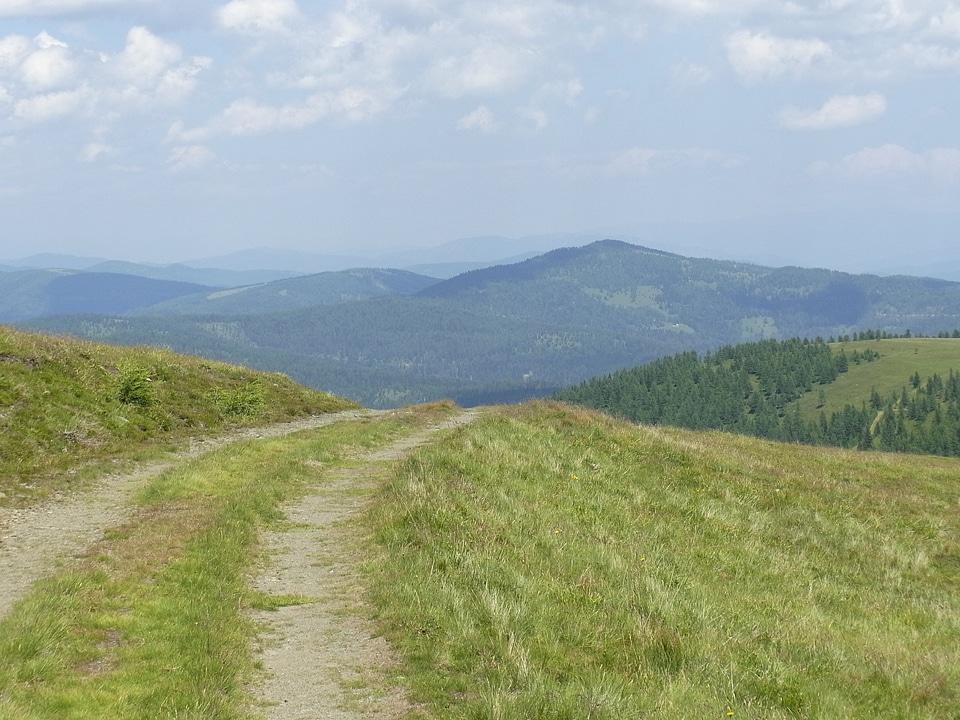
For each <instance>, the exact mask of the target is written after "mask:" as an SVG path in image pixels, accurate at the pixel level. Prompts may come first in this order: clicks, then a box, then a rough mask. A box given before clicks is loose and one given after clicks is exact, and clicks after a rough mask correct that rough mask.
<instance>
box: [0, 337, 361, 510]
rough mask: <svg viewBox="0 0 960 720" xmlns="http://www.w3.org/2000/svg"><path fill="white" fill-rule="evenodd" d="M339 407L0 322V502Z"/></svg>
mask: <svg viewBox="0 0 960 720" xmlns="http://www.w3.org/2000/svg"><path fill="white" fill-rule="evenodd" d="M347 407H355V404H354V403H351V402H349V401H346V400H342V399H340V398H335V397H333V396H331V395H328V394H326V393H323V392H320V391H317V390H311V389H309V388H305V387H302V386H300V385H297V384H295V383H294V382H293V381H291V380H290V379H289V378H288V377H286V376H284V375H280V374H277V373H262V372H255V371H251V370H248V369H246V368H242V367H238V366H233V365H227V364H224V363H220V362H212V361H208V360H202V359H200V358H196V357H187V356H183V355H177V354H174V353H173V352H171V351H169V350H163V349H157V348H147V347H143V348H118V347H114V346H110V345H104V344H100V343H93V342H87V341H77V340H66V339H62V338H55V337H51V336H46V335H38V334H34V333H27V332H23V331H19V330H14V329H12V328H9V327H4V326H0V502H3V503H9V502H18V501H20V500H22V499H26V498H29V497H32V496H35V495H37V494H45V493H47V492H50V491H52V490H56V489H58V487H60V486H61V485H62V484H63V483H67V484H69V483H71V482H75V481H77V480H79V479H81V478H82V477H83V475H84V466H85V465H87V464H90V463H94V462H96V461H100V460H103V459H105V458H117V457H126V458H132V457H137V456H142V455H144V454H145V453H149V452H151V451H155V450H156V449H159V448H164V447H169V446H171V445H172V444H175V443H178V442H182V441H183V440H185V439H186V438H189V437H197V436H203V435H210V434H214V433H217V432H219V431H222V430H223V429H225V428H227V427H234V426H238V425H253V424H262V423H267V422H278V421H282V420H287V419H290V418H293V417H297V416H301V415H308V414H317V413H325V412H333V411H336V410H340V409H343V408H347ZM66 470H69V471H70V472H69V473H65V472H64V471H66ZM78 471H79V473H78ZM90 472H93V469H90Z"/></svg>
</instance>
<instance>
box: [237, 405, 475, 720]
mask: <svg viewBox="0 0 960 720" xmlns="http://www.w3.org/2000/svg"><path fill="white" fill-rule="evenodd" d="M477 415H478V412H476V411H469V410H468V411H465V412H463V413H461V414H459V415H457V416H455V417H453V418H451V419H449V420H447V421H445V422H443V423H440V424H437V425H434V426H431V427H429V428H427V429H425V430H422V431H420V432H418V433H417V434H415V435H413V436H409V437H406V438H403V439H402V440H399V441H397V442H396V443H394V444H392V445H389V446H387V447H380V448H377V449H376V450H374V451H372V452H369V453H365V454H362V455H359V456H357V457H356V458H355V460H357V461H359V463H360V464H359V465H358V466H355V467H351V468H345V469H338V470H336V471H334V472H332V473H330V474H327V475H326V476H325V478H324V481H323V482H322V484H319V485H317V486H316V487H314V488H313V489H312V490H311V491H310V492H309V493H308V494H307V495H306V496H305V497H304V498H303V499H302V500H300V501H299V502H298V503H297V504H296V505H294V506H291V507H289V508H287V510H286V516H287V522H286V523H284V527H283V528H281V529H278V530H275V531H270V532H269V533H267V535H266V537H265V539H264V540H265V547H266V556H267V557H268V562H267V564H266V566H265V567H263V568H262V569H261V571H260V572H259V574H258V575H257V576H256V577H254V578H253V579H252V580H251V584H252V585H253V587H254V588H255V589H257V590H261V591H263V592H265V593H268V594H270V595H290V596H305V597H307V598H309V599H310V601H309V602H306V603H303V604H296V605H287V606H285V607H281V608H279V609H278V610H276V611H258V612H255V613H253V614H252V619H253V620H254V621H255V622H256V623H258V624H259V625H260V626H261V627H262V628H263V632H262V633H261V635H260V637H259V642H258V644H259V649H258V653H259V661H260V663H261V664H262V667H263V671H264V672H263V679H262V682H261V683H259V684H258V685H257V686H256V687H254V688H251V694H252V695H253V696H254V697H256V698H257V704H258V707H257V708H255V711H257V712H260V713H264V714H265V715H266V717H267V718H269V720H315V719H316V718H328V719H330V720H356V719H358V718H371V717H375V718H388V719H389V718H399V717H402V716H403V715H404V714H405V713H406V712H407V711H409V710H410V705H409V704H408V702H407V700H406V699H405V697H404V696H403V694H402V692H400V691H399V690H398V689H397V688H391V687H389V685H388V683H386V682H385V678H387V677H389V676H390V675H391V674H392V669H393V667H394V659H393V657H392V653H391V652H390V648H389V647H388V645H387V643H386V641H384V640H383V639H382V638H378V637H376V636H375V633H374V632H373V629H372V628H371V627H370V625H369V623H368V622H367V621H365V620H364V619H363V616H364V613H363V608H362V604H361V600H360V597H361V594H362V593H361V580H360V573H359V569H358V564H359V561H360V558H358V557H357V556H356V550H355V549H354V548H355V540H356V538H355V536H353V535H351V533H352V532H353V529H352V528H351V527H350V525H349V520H350V519H351V518H353V517H355V516H356V515H357V514H358V513H360V512H362V510H363V508H364V506H365V503H366V502H368V500H369V498H370V494H371V492H372V490H373V489H374V487H375V486H376V484H377V482H378V480H379V479H380V478H381V477H382V476H383V472H384V470H385V464H386V463H388V462H390V461H393V460H397V459H400V458H402V457H404V456H405V455H406V454H407V453H409V452H410V451H411V450H413V449H414V448H416V447H417V446H419V445H422V444H424V443H426V442H428V441H429V440H430V439H431V438H432V437H433V436H434V435H435V434H436V433H437V432H439V431H441V430H444V429H450V428H453V427H456V426H458V425H463V424H465V423H468V422H470V421H472V420H473V419H474V418H476V417H477Z"/></svg>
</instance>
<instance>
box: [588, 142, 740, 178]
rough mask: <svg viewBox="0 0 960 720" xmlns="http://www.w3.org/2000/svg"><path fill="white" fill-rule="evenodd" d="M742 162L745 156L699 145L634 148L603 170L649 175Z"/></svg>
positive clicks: (722, 166) (730, 167) (617, 155)
mask: <svg viewBox="0 0 960 720" xmlns="http://www.w3.org/2000/svg"><path fill="white" fill-rule="evenodd" d="M742 164H743V158H741V157H740V156H738V155H732V154H730V153H724V152H720V151H717V150H707V149H704V148H696V147H694V148H683V149H678V150H672V149H671V150H661V149H657V148H647V147H632V148H628V149H626V150H623V151H621V152H619V153H617V154H616V155H614V156H613V157H612V158H611V159H610V160H608V161H607V162H606V163H605V164H604V166H603V170H604V171H605V172H607V173H611V174H614V175H621V174H627V175H637V174H641V175H646V174H648V173H652V172H658V171H664V170H672V169H676V168H705V167H718V168H725V169H732V168H735V167H739V166H740V165H742Z"/></svg>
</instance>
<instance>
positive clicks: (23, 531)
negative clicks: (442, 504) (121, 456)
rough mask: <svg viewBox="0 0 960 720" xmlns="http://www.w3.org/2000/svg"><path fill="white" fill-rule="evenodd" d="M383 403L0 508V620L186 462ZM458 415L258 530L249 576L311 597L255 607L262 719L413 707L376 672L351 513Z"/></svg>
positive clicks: (396, 713) (391, 713) (378, 665)
mask: <svg viewBox="0 0 960 720" xmlns="http://www.w3.org/2000/svg"><path fill="white" fill-rule="evenodd" d="M382 412H383V411H373V410H359V411H355V410H351V411H346V412H341V413H334V414H331V415H321V416H313V417H309V418H304V419H300V420H296V421H293V422H289V423H281V424H277V425H270V426H267V427H261V428H249V429H244V430H241V431H237V432H234V433H232V434H229V435H226V436H221V437H218V438H213V439H204V440H198V441H195V442H193V443H191V446H190V448H189V449H187V450H185V451H183V452H182V453H180V454H179V455H178V456H177V457H176V458H175V459H173V460H171V461H168V462H161V463H152V464H149V465H145V466H143V467H141V468H140V469H138V470H136V471H135V472H132V473H127V474H117V475H111V476H109V477H106V478H104V479H103V481H102V482H100V483H99V484H98V485H97V486H96V487H95V488H94V489H93V490H91V491H89V492H85V493H78V494H76V495H73V496H67V497H61V498H55V499H54V500H51V501H49V502H46V503H43V504H41V505H38V506H35V507H32V508H27V509H12V508H0V617H3V616H4V615H6V614H7V613H8V612H9V611H10V608H11V607H12V606H13V605H14V603H16V601H17V600H18V599H19V598H21V597H22V596H23V595H25V594H26V593H27V592H28V591H29V589H30V587H31V585H32V584H33V583H34V582H35V581H36V580H39V579H40V578H42V577H44V576H46V575H49V574H51V573H52V572H54V571H55V570H56V569H57V567H58V566H60V565H62V564H63V563H64V562H66V561H67V560H68V559H70V558H71V557H75V556H79V555H81V554H82V553H83V551H84V550H85V549H86V548H87V547H88V546H89V545H90V544H91V543H93V542H95V541H97V540H98V539H99V538H100V537H101V536H102V534H103V532H104V531H105V530H106V529H107V528H109V527H112V526H114V525H117V524H119V523H121V522H122V521H123V520H124V518H125V517H126V516H127V514H128V513H129V512H130V510H131V508H130V504H129V500H130V497H131V495H132V494H133V493H134V492H135V491H136V490H137V489H138V488H140V487H142V486H143V485H144V484H145V483H146V481H147V480H148V479H150V478H152V477H154V476H156V475H158V474H160V473H161V472H163V471H165V470H167V469H169V468H170V467H173V466H174V465H175V464H176V463H177V462H180V461H181V460H183V459H186V458H190V457H195V456H197V455H200V454H202V453H205V452H209V451H211V450H214V449H216V448H218V447H221V446H223V445H224V444H226V443H229V442H235V441H237V440H243V439H251V438H259V437H275V436H279V435H284V434H288V433H291V432H296V431H298V430H305V429H309V428H315V427H319V426H321V425H326V424H329V423H332V422H337V421H338V420H344V419H352V418H359V417H369V416H372V415H375V414H381V413H382ZM474 417H476V413H475V412H474V411H464V412H463V413H461V414H459V415H457V416H455V417H454V418H452V419H449V420H447V421H444V422H443V423H440V424H437V425H434V426H431V427H429V428H427V429H425V430H422V431H421V432H420V433H418V434H416V435H414V436H411V437H407V438H404V439H402V440H400V441H398V442H396V443H394V444H392V445H389V446H387V447H385V448H378V449H377V450H376V451H373V452H370V453H366V454H363V455H360V456H358V457H357V458H356V460H358V461H359V464H357V465H356V466H354V467H351V468H349V469H344V470H339V471H337V472H335V473H330V474H327V475H326V476H325V477H324V480H323V483H322V484H321V485H318V486H316V487H314V488H312V489H311V492H309V493H308V494H307V495H306V496H305V497H304V498H303V500H302V501H300V502H299V503H298V504H297V505H296V506H294V507H291V508H288V509H287V517H288V520H289V522H288V523H285V524H284V529H282V530H278V531H275V532H271V533H269V534H268V535H267V537H266V538H265V544H266V548H267V553H266V557H267V558H268V562H267V565H266V566H265V567H263V568H261V570H260V571H259V573H258V574H257V576H256V577H254V578H251V583H252V584H253V585H254V586H255V587H256V588H258V589H260V590H262V591H264V592H267V593H269V594H272V595H278V594H290V595H302V596H305V597H306V598H308V599H309V602H306V603H304V604H298V605H290V606H287V607H282V608H280V609H279V610H277V611H275V612H258V613H255V614H254V618H253V619H254V620H255V621H256V622H257V623H259V624H260V627H261V629H262V631H263V632H262V634H261V637H260V639H259V642H258V645H259V647H258V650H257V652H258V654H259V660H260V663H261V664H262V666H263V668H264V673H263V677H262V682H260V683H259V684H258V685H257V686H256V687H252V688H250V693H251V695H252V696H254V697H255V698H257V707H256V708H251V709H252V710H254V712H257V713H264V714H266V716H267V717H268V718H270V720H294V719H296V720H306V719H307V718H310V719H311V720H312V719H313V718H331V719H333V720H336V719H338V718H365V717H367V718H368V717H378V718H397V717H400V716H401V715H403V714H404V713H405V712H406V711H407V710H409V709H410V706H409V704H408V703H407V702H406V700H405V698H404V697H403V695H402V693H400V692H399V691H398V690H396V689H391V688H390V687H389V684H388V682H387V681H386V679H385V678H387V676H389V675H390V673H391V668H392V667H393V665H394V661H393V658H392V656H391V653H390V649H389V647H388V646H387V644H386V642H385V641H384V640H383V639H382V638H377V637H375V636H374V633H373V631H372V629H371V627H370V626H369V625H368V624H367V622H366V621H365V620H364V619H363V618H364V611H363V608H362V606H361V600H360V596H361V593H360V592H359V588H360V580H359V571H358V567H357V565H358V562H359V558H358V557H357V556H356V547H357V546H356V542H355V537H353V535H352V532H353V531H352V529H351V527H350V525H349V523H348V520H349V519H350V518H351V517H352V516H354V515H356V514H357V513H358V512H360V511H361V509H362V508H363V506H364V503H365V502H367V500H368V498H369V495H370V491H371V490H372V489H373V487H374V485H375V483H376V480H377V478H378V477H380V476H381V475H382V473H383V471H384V464H385V463H386V462H388V461H391V460H395V459H398V458H400V457H402V456H403V455H404V454H406V453H407V452H409V451H410V450H411V449H413V448H414V447H416V446H417V445H420V444H423V443H425V442H427V441H428V440H429V439H430V437H431V436H432V435H433V434H434V433H436V432H437V431H439V430H442V429H447V428H450V427H454V426H457V425H460V424H463V423H466V422H470V421H471V420H472V419H473V418H474Z"/></svg>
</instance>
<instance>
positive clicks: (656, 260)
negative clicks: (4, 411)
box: [36, 240, 960, 407]
mask: <svg viewBox="0 0 960 720" xmlns="http://www.w3.org/2000/svg"><path fill="white" fill-rule="evenodd" d="M266 287H267V288H269V286H266ZM958 326H960V283H952V282H948V281H940V280H931V279H925V278H910V277H891V278H881V277H877V276H871V275H849V274H846V273H840V272H833V271H829V270H816V269H803V268H791V267H788V268H766V267H761V266H757V265H749V264H745V263H735V262H726V261H716V260H707V259H696V258H687V257H682V256H680V255H674V254H671V253H666V252H662V251H657V250H651V249H649V248H644V247H641V246H637V245H629V244H627V243H622V242H618V241H613V240H606V241H601V242H595V243H592V244H590V245H587V246H584V247H578V248H566V249H560V250H555V251H552V252H548V253H546V254H544V255H541V256H538V257H536V258H532V259H530V260H526V261H524V262H520V263H516V264H512V265H501V266H495V267H491V268H486V269H483V270H477V271H472V272H468V273H464V274H462V275H459V276H457V277H454V278H451V279H449V280H445V281H442V282H437V283H435V284H432V285H430V286H429V287H426V288H425V289H424V290H422V291H420V292H419V293H417V294H416V295H398V296H391V297H381V298H373V299H368V300H361V301H356V302H348V303H340V304H338V305H331V306H316V307H309V308H303V309H299V310H290V311H284V312H275V313H270V314H235V315H217V316H214V315H209V316H193V317H173V316H169V315H165V316H163V317H143V318H122V319H121V318H106V317H100V318H97V317H89V316H88V317H82V318H81V317H59V318H50V319H46V320H43V321H42V322H38V323H36V327H39V328H41V329H45V330H49V331H54V332H67V333H76V334H79V335H83V336H86V337H93V338H98V339H102V340H106V341H109V342H116V343H124V344H141V343H154V344H162V345H171V346H173V347H174V348H176V349H178V350H181V351H185V352H190V353H195V354H199V355H206V356H210V357H217V358H221V359H225V360H228V361H231V362H237V363H241V364H249V365H253V366H256V367H260V368H269V369H275V370H280V371H282V372H286V373H288V374H290V375H291V377H294V378H296V379H297V380H299V381H301V382H304V383H306V384H309V385H312V386H314V387H323V388H328V389H330V390H331V391H332V392H336V393H338V394H342V395H345V396H347V397H351V398H354V399H356V400H357V401H359V402H361V403H363V404H365V405H369V406H373V407H383V406H394V405H397V404H404V403H409V402H421V401H426V400H429V399H433V398H437V397H452V398H454V399H461V400H462V399H463V398H464V397H465V396H466V395H467V394H469V397H470V398H471V402H479V403H481V404H483V403H487V402H495V401H497V400H499V399H502V398H510V399H511V400H516V399H521V398H522V397H523V396H535V395H542V394H545V393H549V392H552V391H553V390H555V389H557V388H558V387H561V386H564V385H569V384H572V383H576V382H579V381H582V380H584V379H587V378H590V377H593V376H596V375H601V374H604V373H609V372H612V371H614V370H617V369H621V368H625V367H631V366H635V365H637V364H640V363H643V362H645V361H648V360H651V359H654V358H657V357H662V356H665V355H671V354H673V353H676V352H680V351H684V350H691V349H692V350H698V351H706V350H711V349H715V348H717V347H720V346H721V345H725V344H730V343H737V342H743V341H750V340H757V339H761V338H784V337H793V336H803V337H816V336H822V337H825V338H826V337H829V336H831V335H833V336H838V335H841V334H846V333H850V332H854V331H856V330H860V329H863V330H866V329H873V328H878V329H882V330H886V331H890V332H894V333H902V332H904V331H905V330H907V329H910V330H912V331H913V332H914V333H932V334H936V333H937V332H939V331H940V330H942V329H944V328H953V327H958Z"/></svg>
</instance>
